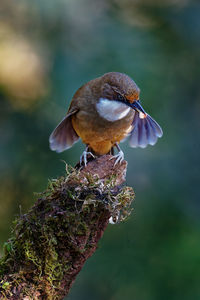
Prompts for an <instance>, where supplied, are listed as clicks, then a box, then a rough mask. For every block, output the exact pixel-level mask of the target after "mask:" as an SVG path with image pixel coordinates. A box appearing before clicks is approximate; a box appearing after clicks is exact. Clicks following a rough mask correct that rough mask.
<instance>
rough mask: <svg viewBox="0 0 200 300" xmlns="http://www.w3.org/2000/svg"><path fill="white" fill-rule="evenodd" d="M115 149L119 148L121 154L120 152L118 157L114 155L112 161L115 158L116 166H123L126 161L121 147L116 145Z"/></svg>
mask: <svg viewBox="0 0 200 300" xmlns="http://www.w3.org/2000/svg"><path fill="white" fill-rule="evenodd" d="M115 147H116V148H117V150H118V151H119V152H118V154H116V155H114V156H113V157H111V158H110V159H113V158H115V159H116V161H115V164H114V166H115V165H116V164H118V163H120V164H121V162H122V161H123V160H124V152H123V151H122V150H121V149H120V147H119V145H118V144H117V143H115Z"/></svg>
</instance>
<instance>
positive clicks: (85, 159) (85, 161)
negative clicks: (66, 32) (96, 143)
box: [80, 148, 95, 167]
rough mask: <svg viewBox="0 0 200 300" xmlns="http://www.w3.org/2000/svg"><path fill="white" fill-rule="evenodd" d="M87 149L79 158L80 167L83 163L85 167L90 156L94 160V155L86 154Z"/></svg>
mask: <svg viewBox="0 0 200 300" xmlns="http://www.w3.org/2000/svg"><path fill="white" fill-rule="evenodd" d="M87 150H88V148H86V149H85V150H84V151H83V153H82V154H81V156H80V166H81V165H82V163H84V166H85V167H86V166H87V156H88V155H91V156H92V157H93V158H95V156H94V154H93V153H92V152H88V151H87Z"/></svg>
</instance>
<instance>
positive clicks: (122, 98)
mask: <svg viewBox="0 0 200 300" xmlns="http://www.w3.org/2000/svg"><path fill="white" fill-rule="evenodd" d="M117 100H119V101H124V100H125V98H124V97H123V96H122V95H121V94H117Z"/></svg>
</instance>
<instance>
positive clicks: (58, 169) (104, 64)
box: [0, 0, 200, 300]
mask: <svg viewBox="0 0 200 300" xmlns="http://www.w3.org/2000/svg"><path fill="white" fill-rule="evenodd" d="M109 71H120V72H124V73H127V74H128V75H130V76H131V77H132V78H133V79H134V80H135V81H136V83H137V84H138V85H139V87H140V88H141V99H142V102H143V106H144V108H145V109H146V110H147V111H148V112H149V113H150V114H151V115H152V116H153V117H154V118H155V119H156V120H157V121H158V122H159V123H160V124H161V126H162V127H163V131H164V136H163V138H162V139H161V140H159V141H158V143H157V144H156V146H154V147H151V146H149V147H147V148H146V149H145V150H143V149H131V148H129V147H128V145H127V143H124V144H123V145H122V148H123V150H124V152H125V155H126V159H127V160H128V162H129V165H128V173H127V183H128V185H130V186H133V187H134V189H135V192H136V200H135V204H134V211H133V213H132V215H131V217H130V218H129V220H128V221H126V222H125V223H123V224H119V225H114V226H113V225H109V227H108V229H107V231H106V233H105V235H104V237H103V239H102V241H101V242H100V246H99V249H98V251H97V252H96V253H95V254H94V255H93V257H92V258H90V259H89V261H88V262H87V263H86V265H85V267H84V269H83V270H82V272H81V273H80V274H79V276H78V278H77V281H76V282H75V284H74V286H73V288H72V290H71V294H70V296H69V299H71V300H76V299H78V300H87V299H94V300H101V299H106V300H107V299H109V300H121V299H124V300H132V299H134V300H151V299H152V300H161V299H162V300H164V299H166V300H168V299H171V300H173V299H174V300H179V299H180V300H191V299H192V300H196V299H200V284H199V282H200V221H199V208H200V204H199V201H200V199H199V183H200V171H199V168H200V158H199V156H200V155H199V151H200V143H199V142H200V134H199V132H200V117H199V116H200V83H199V78H200V3H199V2H198V1H196V2H195V1H189V0H164V1H157V0H144V1H138V0H133V1H131V0H123V1H122V0H121V1H120V0H102V1H98V0H82V1H81V0H57V1H53V0H48V1H47V0H43V1H39V0H35V1H32V2H31V1H23V0H18V1H17V2H16V1H11V0H1V8H0V137H1V138H0V143H1V147H0V163H1V164H0V172H1V173H0V182H1V184H0V232H1V235H0V241H1V244H3V242H5V241H6V240H7V238H8V237H9V234H10V230H11V222H12V220H13V219H14V218H15V216H16V215H17V214H19V212H20V211H22V212H25V211H26V210H27V209H28V208H29V207H30V206H31V205H32V204H33V203H34V196H33V192H38V191H42V190H44V189H45V187H46V184H47V179H48V178H52V177H57V176H59V175H61V174H64V170H65V165H64V163H63V162H61V160H65V161H66V162H67V163H70V164H72V165H74V164H75V163H76V162H77V160H78V158H79V156H80V153H81V151H82V150H83V146H82V145H81V143H78V144H76V145H75V146H74V147H73V148H72V149H70V150H68V151H67V152H64V153H63V154H60V155H58V154H56V153H53V152H51V151H50V150H49V147H48V136H49V134H50V132H51V131H52V129H53V128H54V127H55V125H56V124H57V123H58V121H60V120H61V119H62V118H63V116H64V114H65V112H66V110H67V107H68V105H69V102H70V100H71V98H72V95H73V93H74V92H75V91H76V89H77V88H78V87H79V86H80V85H82V84H83V83H85V82H87V81H88V80H90V79H93V78H95V77H97V76H100V75H102V74H104V73H106V72H109Z"/></svg>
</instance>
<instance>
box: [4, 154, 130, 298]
mask: <svg viewBox="0 0 200 300" xmlns="http://www.w3.org/2000/svg"><path fill="white" fill-rule="evenodd" d="M110 157H111V156H109V155H107V156H102V157H99V158H98V159H96V160H93V161H91V162H90V163H89V164H88V165H87V167H85V168H83V169H82V170H81V171H80V170H79V171H77V170H75V169H72V168H69V167H67V170H66V171H67V174H66V176H65V177H61V178H59V179H55V180H51V181H50V182H49V184H48V187H47V190H46V191H45V192H43V193H42V194H41V195H40V197H39V199H38V200H37V201H36V203H35V205H34V206H33V207H32V208H31V209H30V210H29V211H28V213H27V214H24V215H21V216H20V217H19V218H18V219H17V220H16V221H15V226H14V230H13V237H11V238H10V239H9V240H8V242H7V243H5V245H4V252H5V254H4V256H3V257H2V259H1V261H0V274H1V276H0V299H26V300H28V299H63V298H64V296H66V295H67V294H68V292H69V290H70V287H71V285H72V283H73V282H74V280H75V278H76V276H77V274H78V273H79V272H80V270H81V269H82V267H83V264H84V263H85V261H86V260H87V259H88V258H89V257H90V256H91V255H92V254H93V253H94V251H95V250H96V248H97V243H98V241H99V239H100V238H101V237H102V235H103V233H104V230H105V229H106V227H107V225H108V223H109V219H111V220H112V222H119V221H121V220H123V219H125V218H126V217H127V215H129V214H130V205H131V202H132V200H133V198H134V193H133V190H132V188H129V187H125V186H124V187H122V183H123V182H124V181H125V175H126V167H127V163H126V162H125V161H123V162H122V164H120V165H119V164H117V165H116V166H114V160H110Z"/></svg>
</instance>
